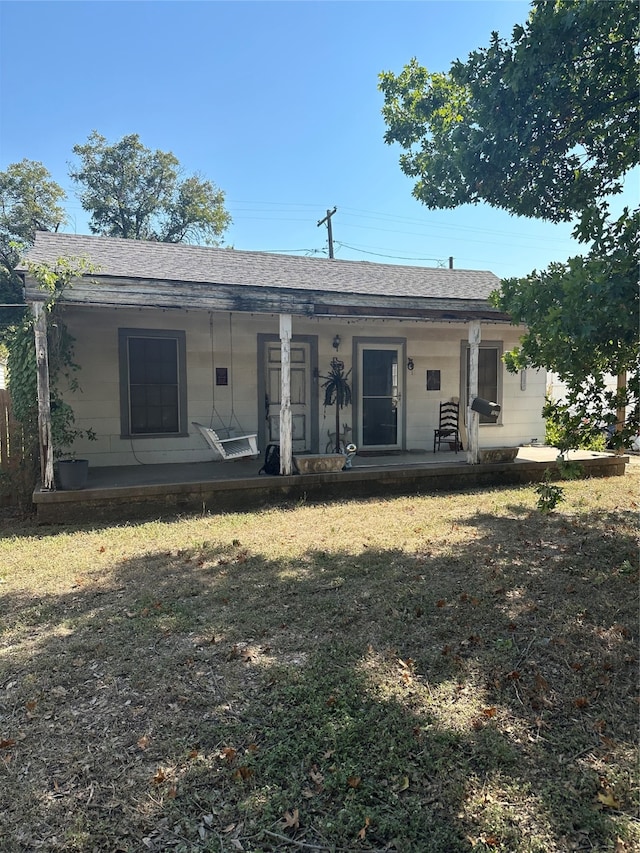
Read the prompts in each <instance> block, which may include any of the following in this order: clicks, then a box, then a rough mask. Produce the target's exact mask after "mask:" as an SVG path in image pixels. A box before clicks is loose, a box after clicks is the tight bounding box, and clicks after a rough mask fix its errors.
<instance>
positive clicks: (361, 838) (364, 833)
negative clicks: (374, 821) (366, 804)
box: [358, 817, 371, 841]
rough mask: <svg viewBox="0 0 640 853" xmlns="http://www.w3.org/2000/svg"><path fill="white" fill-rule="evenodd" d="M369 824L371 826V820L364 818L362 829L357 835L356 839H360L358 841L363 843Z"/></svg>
mask: <svg viewBox="0 0 640 853" xmlns="http://www.w3.org/2000/svg"><path fill="white" fill-rule="evenodd" d="M370 824H371V818H368V817H365V819H364V826H363V827H362V829H361V830H360V832H359V833H358V838H359V839H360V841H364V839H365V836H366V834H367V829H368V828H369V826H370Z"/></svg>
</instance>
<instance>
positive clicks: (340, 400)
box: [320, 358, 351, 453]
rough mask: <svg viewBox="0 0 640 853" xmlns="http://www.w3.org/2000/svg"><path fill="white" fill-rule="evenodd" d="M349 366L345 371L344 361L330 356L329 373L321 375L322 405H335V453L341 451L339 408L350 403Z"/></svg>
mask: <svg viewBox="0 0 640 853" xmlns="http://www.w3.org/2000/svg"><path fill="white" fill-rule="evenodd" d="M350 373H351V368H349V370H348V371H347V372H346V373H345V372H344V362H343V361H340V359H339V358H332V359H331V364H330V365H329V373H328V374H327V376H321V377H320V378H321V379H324V380H325V381H324V382H323V383H322V387H323V388H324V407H325V409H326V408H327V406H335V407H336V446H335V448H334V452H335V453H342V452H343V448H342V447H340V409H344V408H345V406H350V405H351V386H350V385H349V374H350Z"/></svg>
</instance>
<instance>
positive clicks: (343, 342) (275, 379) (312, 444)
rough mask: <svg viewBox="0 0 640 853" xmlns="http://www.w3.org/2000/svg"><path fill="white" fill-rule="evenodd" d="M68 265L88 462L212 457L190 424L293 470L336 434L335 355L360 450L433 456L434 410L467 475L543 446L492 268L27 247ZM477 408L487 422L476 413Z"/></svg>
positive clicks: (537, 409) (77, 239)
mask: <svg viewBox="0 0 640 853" xmlns="http://www.w3.org/2000/svg"><path fill="white" fill-rule="evenodd" d="M61 257H64V258H85V259H87V260H88V261H89V263H90V264H91V265H92V269H93V271H92V272H91V273H90V274H87V275H84V276H83V277H82V278H81V279H78V280H76V281H75V282H74V284H73V286H72V287H71V288H69V289H68V290H67V291H65V293H64V294H63V297H62V300H61V305H62V307H63V311H64V319H65V322H66V324H67V327H68V329H69V331H70V332H71V334H72V335H73V336H74V337H75V360H76V361H77V363H78V364H79V365H80V366H81V371H80V372H79V373H78V380H79V383H80V389H79V390H77V391H75V392H71V391H69V392H65V394H64V398H65V400H66V401H67V402H69V403H70V404H71V405H72V406H73V409H74V412H75V415H76V422H77V425H78V426H79V427H81V428H87V427H90V428H92V429H93V430H94V431H95V433H96V436H97V438H96V440H95V441H91V442H88V441H84V442H82V441H81V442H78V444H77V446H76V448H75V449H76V450H77V451H78V452H79V453H81V454H82V456H85V457H86V458H88V459H89V461H90V464H91V465H92V466H116V465H117V466H120V465H135V464H138V463H140V462H142V463H145V464H154V463H163V462H196V461H205V460H211V451H210V449H209V448H208V447H207V445H206V443H205V442H204V441H203V439H202V436H201V435H200V434H199V433H198V431H197V430H196V429H195V428H194V427H193V422H200V423H202V424H205V425H211V426H213V427H214V428H215V429H219V430H220V431H221V432H222V430H223V429H225V430H230V431H231V432H233V431H234V430H235V431H236V434H246V433H256V434H257V437H258V447H259V448H260V451H261V452H262V451H264V448H265V446H266V445H267V444H268V443H271V442H279V443H280V444H281V456H282V465H283V469H282V470H283V473H290V472H291V466H292V454H296V455H297V454H305V453H311V454H313V453H321V452H323V451H324V450H325V447H326V446H327V444H328V442H329V441H330V437H329V434H330V433H331V432H334V431H335V426H334V424H335V415H334V412H333V411H328V410H327V411H325V408H324V406H323V388H322V385H323V382H324V379H323V377H325V376H326V375H327V372H328V370H329V369H330V363H331V360H332V359H333V358H338V359H339V360H340V361H342V362H343V363H344V365H345V371H349V370H350V371H351V373H350V376H349V380H350V383H351V386H352V392H353V400H352V405H351V406H350V407H348V408H345V409H344V410H342V411H341V412H340V422H341V423H342V424H346V435H347V438H348V440H350V441H353V442H354V443H355V444H356V445H357V447H358V450H359V452H361V453H367V452H368V453H389V452H392V451H401V450H404V451H422V452H428V453H433V437H434V429H435V428H436V427H438V418H439V406H440V403H441V401H445V400H457V401H459V402H460V412H461V433H462V434H461V438H462V444H463V447H464V449H465V451H466V453H467V461H469V462H470V463H474V462H477V461H478V449H479V448H486V447H501V446H513V445H519V444H522V443H528V442H531V441H532V440H533V439H535V440H537V441H540V442H542V441H543V439H544V422H543V419H542V416H541V409H542V405H543V401H544V395H545V373H544V372H542V371H540V372H538V371H526V372H522V373H521V374H515V375H514V374H510V373H508V372H507V371H506V369H505V368H504V365H503V362H502V354H503V353H504V352H505V351H507V350H509V349H511V348H512V347H513V346H515V345H516V344H517V343H518V340H519V337H520V336H521V334H522V332H523V330H522V329H519V328H517V327H514V326H512V325H511V324H510V322H509V317H508V316H506V315H505V314H503V313H501V312H499V311H497V310H496V309H495V308H494V307H492V306H491V305H490V303H489V301H488V297H489V295H490V293H491V292H492V291H493V290H495V289H496V288H497V287H498V285H499V280H498V278H497V277H496V276H495V275H493V274H492V273H490V272H478V271H473V270H458V269H433V268H422V267H409V266H395V265H388V264H379V263H370V262H359V261H342V260H336V259H317V258H309V257H299V256H283V255H275V254H268V253H264V252H246V251H236V250H234V249H220V248H205V247H202V246H189V245H183V244H167V243H153V242H143V241H133V240H122V239H116V238H107V237H89V236H81V235H71V234H59V233H58V234H53V233H48V232H40V233H38V234H37V237H36V241H35V244H34V246H33V247H32V249H31V250H30V252H29V254H28V260H29V261H32V262H36V263H48V264H54V263H55V262H56V260H57V259H58V258H61ZM23 275H24V280H25V292H26V297H27V301H28V302H29V303H30V304H31V305H32V307H33V310H34V311H35V312H36V314H37V315H38V316H40V318H41V319H40V320H39V322H40V323H43V322H45V319H46V318H44V317H43V315H44V313H45V312H42V311H40V310H39V306H40V305H41V304H42V300H43V298H44V297H43V293H42V292H41V291H40V289H39V288H38V286H37V283H36V282H35V281H34V280H33V278H32V277H31V276H30V275H29V272H28V270H27V268H26V267H25V268H23ZM45 339H46V336H45ZM476 397H478V398H481V399H485V400H488V401H491V402H495V403H497V404H499V406H500V411H499V414H498V416H497V417H495V416H494V417H488V416H486V415H483V414H481V413H478V412H476V411H475V410H473V409H471V408H470V403H471V402H472V401H473V400H474V399H475V398H476ZM47 407H48V399H47V400H45V399H41V400H40V409H41V419H42V418H44V417H46V411H45V410H46V409H47ZM45 452H46V450H45ZM51 465H52V463H51ZM50 470H52V469H50ZM44 482H45V486H46V484H47V483H48V482H49V480H48V476H45V478H44Z"/></svg>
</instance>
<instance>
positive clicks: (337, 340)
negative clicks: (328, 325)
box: [333, 335, 340, 350]
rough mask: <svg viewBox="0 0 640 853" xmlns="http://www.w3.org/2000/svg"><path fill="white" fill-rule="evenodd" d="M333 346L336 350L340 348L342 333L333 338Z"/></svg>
mask: <svg viewBox="0 0 640 853" xmlns="http://www.w3.org/2000/svg"><path fill="white" fill-rule="evenodd" d="M333 348H334V349H335V350H338V349H340V335H336V336H335V338H334V339H333Z"/></svg>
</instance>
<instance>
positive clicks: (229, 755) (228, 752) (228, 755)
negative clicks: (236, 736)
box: [220, 746, 238, 764]
mask: <svg viewBox="0 0 640 853" xmlns="http://www.w3.org/2000/svg"><path fill="white" fill-rule="evenodd" d="M237 754H238V753H237V751H236V750H235V749H234V748H233V747H232V746H225V748H224V749H223V750H222V752H221V753H220V758H224V760H225V761H226V762H227V763H228V764H231V762H232V761H233V759H234V758H235V757H236V755H237Z"/></svg>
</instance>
